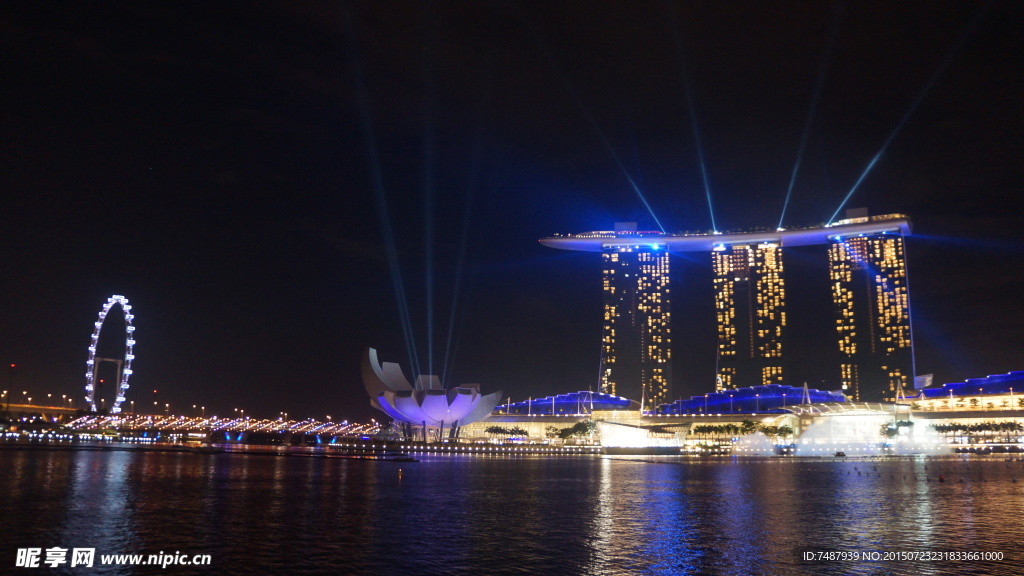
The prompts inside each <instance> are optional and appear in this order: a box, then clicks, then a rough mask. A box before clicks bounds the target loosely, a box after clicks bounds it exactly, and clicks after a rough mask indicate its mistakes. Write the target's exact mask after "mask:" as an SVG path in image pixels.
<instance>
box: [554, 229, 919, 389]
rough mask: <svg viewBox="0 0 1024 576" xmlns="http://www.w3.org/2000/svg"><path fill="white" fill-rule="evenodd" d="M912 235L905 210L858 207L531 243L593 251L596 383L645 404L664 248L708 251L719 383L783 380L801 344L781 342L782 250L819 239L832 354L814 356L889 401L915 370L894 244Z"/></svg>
mask: <svg viewBox="0 0 1024 576" xmlns="http://www.w3.org/2000/svg"><path fill="white" fill-rule="evenodd" d="M909 233H910V220H909V219H908V218H907V217H906V216H904V215H902V214H886V215H880V216H868V215H867V212H866V210H861V211H848V213H847V218H846V219H844V220H840V221H837V222H834V223H830V224H828V225H825V226H817V227H811V228H793V229H773V230H761V231H754V232H737V233H724V234H723V233H719V232H711V233H697V234H694V233H680V234H667V233H665V232H637V231H636V227H635V224H633V225H632V227H631V228H629V227H627V228H620V227H619V225H616V229H615V230H614V231H595V232H584V233H582V234H566V235H558V236H551V237H548V238H542V239H540V243H541V244H543V245H545V246H549V247H551V248H558V249H562V250H578V251H583V252H600V253H601V254H602V259H603V264H604V267H603V283H604V335H603V341H602V349H601V350H602V355H601V357H602V369H601V376H600V385H601V391H602V392H606V393H609V394H615V395H618V396H625V397H628V398H631V399H634V400H640V399H643V401H644V408H645V409H649V408H650V407H651V406H654V405H657V404H660V403H664V402H668V401H670V400H671V399H672V398H671V393H670V385H671V384H670V382H671V374H670V368H669V367H670V366H671V357H670V355H671V351H670V339H669V317H670V316H669V314H670V313H669V298H668V294H669V286H668V283H669V280H668V270H669V266H668V253H669V252H672V253H681V252H709V253H711V255H712V264H713V266H714V298H715V309H716V314H717V342H716V344H717V348H716V358H715V361H716V366H717V367H718V368H717V384H716V388H717V389H718V390H720V391H721V390H728V389H732V388H744V387H748V386H754V385H768V384H787V382H786V379H787V378H789V377H790V376H789V374H788V371H789V362H788V358H790V357H791V356H792V355H793V354H794V353H799V351H794V350H790V346H789V343H788V338H789V337H788V335H787V330H788V329H787V313H786V286H785V280H784V269H783V255H782V254H783V250H784V249H788V248H790V247H800V246H812V245H825V246H827V247H828V253H829V274H830V278H831V282H832V298H833V302H834V308H835V311H836V314H837V316H836V329H837V334H838V340H837V341H838V355H839V361H838V362H835V358H822V359H821V362H822V364H823V365H827V369H828V370H829V371H830V372H833V373H834V374H835V377H829V378H828V379H827V380H826V382H825V384H827V385H828V386H829V387H830V388H833V389H834V388H839V387H842V388H843V391H844V392H846V394H847V395H848V396H849V397H850V398H851V399H859V400H863V401H878V400H892V399H894V398H895V397H896V396H897V394H898V390H899V388H900V387H901V386H902V387H903V388H904V389H906V388H908V387H910V386H911V385H912V382H913V379H914V363H913V348H912V345H911V334H910V301H909V290H908V285H907V272H906V261H905V256H904V245H903V235H904V234H909ZM822 312H824V311H822ZM823 315H824V316H825V317H827V315H825V314H823ZM823 328H826V329H828V330H831V328H828V327H823ZM789 384H796V385H799V383H798V382H792V383H789ZM833 385H834V386H833Z"/></svg>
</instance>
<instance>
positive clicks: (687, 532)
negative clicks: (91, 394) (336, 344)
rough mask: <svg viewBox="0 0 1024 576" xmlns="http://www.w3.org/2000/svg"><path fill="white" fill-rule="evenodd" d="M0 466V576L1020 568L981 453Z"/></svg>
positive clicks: (1021, 485) (225, 459)
mask: <svg viewBox="0 0 1024 576" xmlns="http://www.w3.org/2000/svg"><path fill="white" fill-rule="evenodd" d="M0 470H2V475H0V549H2V551H0V572H8V571H10V570H11V569H13V566H14V558H15V551H16V549H17V548H25V547H41V548H48V547H52V546H60V547H65V548H70V547H95V548H96V549H97V554H118V553H143V554H151V553H152V554H155V553H158V552H161V551H163V552H174V551H180V552H182V553H186V554H190V555H191V554H211V555H212V557H213V566H212V568H208V569H204V570H193V569H189V568H185V567H170V568H168V569H167V571H168V573H169V574H194V573H218V574H250V573H254V572H258V573H268V574H321V573H331V574H374V575H376V574H383V575H390V574H395V575H398V574H593V575H599V576H613V575H620V574H623V575H624V574H737V575H738V574H946V573H950V572H953V571H955V572H957V573H963V574H1016V573H1020V569H1021V567H1022V566H1024V552H1021V551H1019V546H1017V544H1018V543H1019V540H1020V536H1019V519H1020V518H1021V516H1022V515H1024V462H1021V461H1018V460H1014V461H1007V460H1005V459H1002V458H996V457H989V458H987V459H986V458H978V457H974V458H973V459H969V458H966V457H964V458H961V457H949V458H941V459H921V458H918V459H914V458H891V459H877V460H874V461H871V460H853V459H851V460H845V461H844V460H840V461H832V460H831V459H829V460H807V459H780V458H749V459H744V458H738V459H737V458H723V459H717V460H689V459H679V460H673V459H665V458H661V459H652V458H648V457H633V458H630V457H619V458H600V457H528V456H526V457H518V458H506V457H493V456H428V457H425V458H424V460H423V461H422V462H418V463H398V462H383V461H367V460H346V459H335V458H330V459H328V458H312V457H280V456H264V455H244V454H193V453H164V452H120V451H89V450H53V451H48V450H0ZM399 470H401V474H399ZM940 476H941V477H942V478H943V480H944V481H943V482H940V481H939V477H940ZM807 551H833V552H835V551H846V552H853V551H860V552H867V551H877V552H887V551H917V552H920V551H958V552H973V551H988V552H1003V553H1004V554H1005V560H1004V561H1002V562H984V561H964V562H950V561H933V562H924V561H921V562H864V561H862V562H839V561H833V562H811V561H805V560H803V558H802V554H803V553H804V552H807ZM75 570H78V571H77V572H76V571H75ZM150 571H151V570H150ZM65 572H66V573H69V574H70V573H80V572H81V570H79V569H66V570H65ZM143 572H145V573H148V572H149V571H143ZM93 573H106V574H134V573H139V572H133V571H132V570H131V569H128V568H112V567H111V568H107V569H106V571H105V572H104V571H103V570H99V571H96V572H93Z"/></svg>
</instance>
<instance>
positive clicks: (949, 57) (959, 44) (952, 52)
mask: <svg viewBox="0 0 1024 576" xmlns="http://www.w3.org/2000/svg"><path fill="white" fill-rule="evenodd" d="M989 6H990V4H986V5H985V6H984V8H982V9H981V10H980V11H979V12H978V14H977V16H975V17H974V19H973V20H971V23H970V24H969V25H968V26H967V29H966V30H964V33H963V34H961V35H960V38H959V39H958V40H957V41H956V42H955V43H954V44H953V46H952V47H951V48H950V49H949V52H947V53H946V57H945V58H944V59H943V61H942V63H941V64H939V67H938V68H937V69H936V70H935V72H934V73H933V74H932V76H931V78H929V79H928V82H927V83H926V84H925V85H924V88H923V89H922V90H921V92H920V93H918V95H917V98H915V99H914V101H913V102H912V103H911V104H910V109H908V110H907V113H906V114H904V115H903V118H901V119H900V121H899V123H898V124H896V128H895V129H894V130H893V131H892V132H891V133H890V134H889V137H888V138H886V139H885V142H883V143H882V147H881V148H880V149H879V150H878V153H877V154H875V156H874V157H873V158H872V159H871V161H870V162H868V165H867V168H865V169H864V171H863V172H861V175H860V177H859V178H857V181H856V182H855V183H854V184H853V188H850V191H849V192H847V193H846V197H844V198H843V201H842V202H840V203H839V207H838V208H836V211H835V212H834V213H833V214H832V217H831V218H829V219H828V224H829V225H831V224H832V223H833V222H835V220H836V216H838V215H839V213H840V212H841V211H842V210H843V208H844V207H845V206H846V203H847V202H848V201H849V200H850V197H852V196H853V193H854V192H856V191H857V188H858V187H859V186H860V184H861V182H863V181H864V178H865V177H867V175H868V173H869V172H871V169H872V168H874V167H875V164H876V163H878V160H879V158H881V157H882V155H883V154H885V150H886V149H887V148H888V147H889V144H890V143H891V142H892V141H893V139H895V138H896V135H897V134H899V133H900V130H902V129H903V125H904V124H906V123H907V120H908V119H909V118H910V116H911V115H913V114H914V111H915V110H917V107H918V106H919V105H920V104H921V102H922V101H923V100H924V98H925V96H926V95H927V94H928V92H929V91H930V90H931V88H932V85H934V84H935V82H936V80H938V79H939V77H940V76H942V74H943V72H945V71H946V68H948V67H949V64H950V63H951V62H952V61H953V58H955V57H956V55H957V54H958V53H959V52H960V50H961V49H962V48H963V46H964V44H965V43H966V42H967V39H968V38H969V37H970V36H971V34H973V33H974V29H975V28H977V27H978V23H979V22H981V20H982V18H984V16H985V14H986V13H987V12H988V7H989Z"/></svg>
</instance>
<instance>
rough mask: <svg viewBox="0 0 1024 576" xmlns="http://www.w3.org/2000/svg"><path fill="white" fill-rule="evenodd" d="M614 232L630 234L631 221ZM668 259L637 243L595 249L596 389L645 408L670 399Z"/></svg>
mask: <svg viewBox="0 0 1024 576" xmlns="http://www.w3.org/2000/svg"><path fill="white" fill-rule="evenodd" d="M616 232H617V233H619V234H629V233H633V234H635V233H636V224H635V223H632V222H629V223H618V224H616ZM668 258H669V256H668V252H666V251H665V250H664V248H662V247H660V246H659V245H658V244H654V245H651V244H647V243H644V244H641V243H639V242H634V243H633V244H620V245H614V246H608V247H606V248H604V249H603V250H602V251H601V260H602V262H603V270H602V281H603V293H604V331H603V335H602V343H601V392H604V393H606V394H612V395H615V396H624V397H626V398H630V399H633V400H641V399H642V403H643V407H644V409H645V410H648V409H652V408H654V407H656V406H658V405H659V404H664V403H666V402H670V401H671V400H672V398H671V394H670V389H669V383H670V382H671V370H672V346H671V343H672V340H671V337H670V333H669V324H670V322H669V319H670V314H671V312H670V311H669V285H668V270H669V268H668Z"/></svg>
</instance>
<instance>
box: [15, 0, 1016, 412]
mask: <svg viewBox="0 0 1024 576" xmlns="http://www.w3.org/2000/svg"><path fill="white" fill-rule="evenodd" d="M1022 16H1024V9H1022V7H1021V5H1020V4H1019V3H1014V2H996V3H992V4H986V3H979V2H919V3H915V2H901V3H891V2H857V3H853V4H849V5H836V4H829V3H824V2H786V3H765V2H750V3H740V2H729V3H711V2H702V3H682V4H678V5H669V4H663V3H659V2H646V3H627V2H589V1H579V2H547V1H545V2H520V3H511V2H444V3H428V4H418V3H412V2H360V3H353V4H347V3H344V4H327V3H298V2H263V3H215V4H213V5H211V4H209V3H205V2H198V3H142V2H126V3H116V2H111V3H102V4H100V3H96V4H86V3H66V4H65V3H45V4H40V3H38V2H20V3H18V2H5V3H4V4H3V5H2V6H0V43H2V45H0V49H2V52H3V55H4V56H3V58H2V59H0V67H2V73H3V78H4V81H3V88H2V89H0V98H2V100H0V104H2V112H0V147H2V154H0V162H2V165H0V190H2V196H0V198H2V201H0V231H2V241H0V259H2V262H3V274H0V287H2V291H3V292H2V296H3V297H2V304H0V327H2V331H0V360H3V361H5V362H17V363H18V365H19V370H18V372H17V375H16V376H15V378H16V380H15V386H14V388H15V390H16V391H20V390H23V389H28V390H31V391H32V394H36V395H37V396H38V395H39V394H45V393H46V392H53V393H57V394H58V395H59V394H63V393H72V392H74V393H75V394H78V395H81V388H82V386H83V385H84V378H83V377H82V375H83V374H84V372H85V370H84V364H85V358H86V349H85V348H86V346H87V344H88V341H89V335H90V332H91V328H92V322H93V321H94V320H95V316H96V314H97V312H98V310H99V308H100V306H101V305H102V303H103V302H104V301H105V299H106V297H107V296H109V295H111V294H115V293H116V294H124V295H125V296H127V297H128V298H129V299H131V301H132V303H133V304H134V306H135V310H134V312H135V313H136V315H137V317H136V321H135V323H136V326H137V327H138V331H137V336H138V345H137V347H136V353H137V360H136V364H135V369H136V370H135V375H134V376H133V377H132V378H133V381H132V389H131V390H130V392H129V398H130V399H135V400H137V401H138V402H141V405H146V404H147V403H149V404H151V402H152V401H153V400H154V399H155V400H158V401H160V402H161V403H163V402H170V403H171V404H172V407H173V408H172V410H174V411H177V412H184V411H185V410H183V408H184V406H186V405H188V406H189V407H190V406H191V404H192V403H198V404H202V405H205V406H207V407H208V413H211V412H212V413H218V412H219V413H221V414H226V413H229V412H230V411H231V409H232V408H236V407H240V408H245V409H246V412H247V413H248V414H253V415H256V416H261V415H262V416H276V415H277V413H278V411H288V412H289V414H290V415H291V416H299V417H306V416H315V417H323V415H324V414H332V415H333V414H336V415H338V416H337V417H348V418H357V419H365V418H368V417H369V416H371V415H376V413H374V412H373V411H372V409H370V408H369V407H368V405H367V399H366V397H365V395H364V393H363V392H362V386H361V383H360V381H359V371H358V358H359V354H360V351H361V349H362V348H363V347H364V346H367V345H372V346H375V347H377V348H378V349H379V350H380V351H381V354H382V356H383V358H384V359H385V360H393V361H399V362H401V363H402V364H403V365H406V366H407V365H408V360H407V359H408V356H407V353H406V346H405V342H404V339H403V336H402V325H401V322H400V316H399V314H398V312H397V309H398V307H397V306H396V301H397V300H396V294H395V290H394V288H393V286H394V284H393V282H392V275H391V267H390V266H389V259H388V252H387V250H386V246H387V234H386V233H385V226H383V224H382V218H381V211H380V209H379V206H380V204H379V202H378V199H379V198H381V197H382V196H380V195H381V194H383V198H386V205H387V207H388V214H389V216H390V225H391V227H392V228H393V238H394V243H395V254H396V257H397V261H398V262H399V263H400V271H401V275H402V278H403V285H404V292H405V295H406V297H407V299H408V302H409V310H410V315H411V317H412V320H413V323H414V329H415V331H416V335H417V341H418V342H417V348H418V351H419V356H420V361H421V363H422V364H423V366H424V370H426V366H427V364H428V361H427V354H426V350H427V346H428V345H427V343H426V342H427V329H426V326H427V317H428V314H427V312H426V311H427V309H428V305H427V303H428V301H429V300H432V301H433V307H432V309H433V310H434V312H433V313H432V315H431V316H432V317H433V320H434V322H433V325H434V326H435V328H434V329H433V335H434V338H433V340H434V352H435V354H434V362H433V363H434V366H435V371H437V372H440V371H441V370H440V367H441V366H443V365H444V364H445V361H444V358H445V353H444V352H445V350H446V349H448V345H447V340H448V330H449V324H450V319H451V318H452V309H453V305H452V301H453V295H455V294H456V293H457V295H458V298H457V302H456V304H455V305H454V311H455V314H454V318H455V326H456V327H457V330H456V332H455V334H454V336H453V337H452V339H451V341H452V346H451V352H452V354H451V355H450V358H451V360H450V361H449V363H448V366H449V371H450V373H451V381H452V382H456V383H457V382H480V383H481V384H482V386H483V387H484V389H485V391H493V390H496V389H502V390H504V391H505V393H506V394H507V395H511V396H512V397H513V398H515V399H520V398H525V397H526V396H528V395H533V396H537V395H544V394H550V393H553V392H564V391H570V390H576V389H587V388H589V387H590V386H592V385H593V383H594V380H595V378H596V376H597V369H598V338H599V334H600V299H601V296H600V283H599V273H600V264H599V261H598V259H597V258H596V257H595V256H594V255H592V254H578V253H568V252H558V251H554V250H550V249H547V248H544V247H542V246H540V245H539V244H538V243H537V239H538V238H540V237H542V236H548V235H551V234H553V233H566V232H581V231H586V230H598V229H608V228H609V227H610V226H611V225H612V223H613V222H615V221H617V220H638V221H639V222H640V223H641V226H642V227H645V228H654V222H653V221H652V219H651V218H650V217H649V216H648V214H647V212H646V210H645V209H644V208H643V205H642V204H641V203H640V201H639V200H638V198H637V195H636V194H635V193H634V191H633V190H632V189H631V188H630V186H629V183H628V181H627V180H626V178H625V177H624V175H623V171H622V170H621V169H620V168H619V164H618V163H617V162H616V159H615V156H617V157H618V159H619V162H621V165H622V166H623V167H624V169H625V170H626V171H628V173H629V174H630V175H631V176H632V177H633V178H634V179H635V181H636V182H637V184H638V185H639V187H640V188H641V189H642V190H643V192H644V193H645V194H646V196H647V198H648V200H649V202H650V204H651V206H652V208H653V210H654V211H655V213H656V214H657V216H658V218H659V219H660V220H661V222H662V223H663V224H664V226H665V227H666V228H667V229H668V230H669V231H683V230H708V229H710V228H711V221H710V217H709V211H708V207H707V202H706V200H705V197H704V189H703V184H702V180H701V175H700V165H699V162H698V151H697V146H696V143H695V142H696V141H695V138H694V133H693V129H692V126H691V113H692V114H693V117H694V118H695V119H696V124H697V126H698V127H699V130H700V136H701V142H702V144H703V150H704V155H705V158H706V166H707V171H708V177H709V182H710V188H711V196H712V201H713V203H714V209H715V212H714V213H715V218H716V221H717V225H718V228H720V229H726V230H735V229H743V228H748V227H752V226H775V225H776V223H777V222H778V219H779V216H780V213H781V211H782V204H783V198H784V196H785V191H786V187H787V185H788V182H789V177H790V173H791V172H792V170H793V165H794V162H795V161H796V157H797V151H798V149H799V145H800V140H801V134H802V133H803V127H804V124H805V121H806V118H807V114H808V109H809V105H810V102H811V100H812V94H813V93H814V87H815V84H816V81H817V79H818V77H819V70H820V69H822V67H821V65H820V63H821V62H822V59H823V58H822V56H823V54H825V53H826V46H827V45H828V43H829V38H830V34H831V32H830V31H831V30H835V31H836V32H835V37H834V47H833V50H832V52H831V55H830V56H829V58H828V59H827V61H826V66H825V67H824V70H825V76H824V83H823V84H822V90H821V94H820V100H819V102H820V105H819V106H818V109H817V111H816V114H815V116H814V119H813V123H812V124H811V130H810V132H809V135H808V139H807V146H806V151H805V154H804V157H803V164H802V166H801V170H800V172H799V175H798V179H797V181H796V186H795V188H794V190H793V197H792V200H791V202H790V206H789V209H788V211H787V213H786V214H787V215H786V222H787V223H788V224H790V225H813V224H817V223H821V222H824V221H826V220H827V219H828V218H829V217H830V216H831V214H832V212H833V211H835V209H836V208H837V207H838V206H839V204H840V202H841V201H842V198H843V196H844V195H845V194H846V192H847V191H849V189H850V188H851V186H852V185H853V183H854V182H855V181H856V180H857V177H858V176H859V175H860V173H861V172H862V171H863V170H864V168H865V166H866V165H867V164H868V162H869V161H870V160H871V158H872V157H873V156H874V155H875V154H876V153H877V152H878V151H879V149H880V148H881V146H882V144H883V143H884V142H885V140H886V139H887V138H888V137H889V135H890V134H891V133H892V132H893V130H894V129H895V128H896V126H897V125H899V123H900V121H901V119H902V118H904V116H905V115H906V114H907V112H908V110H910V108H911V106H912V103H913V102H914V101H915V99H916V98H918V96H919V95H920V94H921V93H922V90H923V88H924V87H925V86H926V85H928V82H929V79H930V78H932V77H933V75H935V74H936V72H937V71H940V70H942V72H941V74H940V75H939V76H938V77H937V78H936V80H935V82H934V84H933V85H932V86H931V89H930V90H928V91H927V93H925V94H924V96H923V99H922V100H921V101H920V105H919V106H918V107H917V108H916V110H915V111H914V113H913V114H912V115H910V116H909V117H908V118H907V119H906V122H905V124H904V125H903V128H902V130H901V131H900V132H899V133H898V134H897V135H896V136H895V138H894V139H893V140H892V142H891V145H890V146H889V147H888V149H887V151H886V152H885V154H884V155H883V156H882V157H881V158H880V160H879V162H878V163H877V165H876V166H875V168H874V169H873V170H872V171H871V172H870V173H869V174H868V176H867V177H866V178H865V180H864V182H863V184H862V185H861V187H860V188H859V189H858V190H857V192H856V194H855V195H854V197H853V198H852V199H851V201H850V203H849V206H850V207H857V206H865V207H868V208H869V209H870V210H871V211H872V213H875V214H879V213H891V212H902V213H905V214H908V215H909V216H910V217H911V219H912V220H913V222H914V226H915V229H914V232H915V234H914V236H913V237H912V238H910V239H909V240H908V254H909V267H910V279H911V288H912V290H911V298H912V306H913V321H914V331H915V332H914V336H915V339H916V346H917V368H918V372H919V373H930V372H931V373H935V375H936V380H937V382H947V381H956V380H961V379H963V378H968V377H975V376H983V375H986V374H990V373H999V372H1006V371H1010V370H1020V369H1024V358H1022V354H1021V350H1024V331H1022V330H1021V328H1020V326H1021V320H1022V319H1024V305H1022V298H1021V294H1022V293H1024V272H1022V265H1024V242H1022V234H1021V231H1020V225H1021V222H1022V219H1021V217H1020V214H1019V206H1020V204H1021V202H1020V200H1019V199H1018V196H1019V195H1020V193H1021V191H1022V189H1024V168H1022V166H1024V163H1022V162H1021V153H1022V151H1024V146H1022V144H1024V138H1022V129H1024V112H1022V110H1024V108H1022V102H1024V82H1022V77H1024V76H1022V70H1024V67H1022V65H1024V46H1022V40H1021V38H1022V37H1021V34H1020V25H1021V23H1022ZM974 21H976V25H975V26H974V27H973V28H972V25H971V23H972V22H974ZM833 22H835V25H833ZM961 39H963V42H962V45H960V46H959V48H956V47H957V46H958V41H960V40H961ZM677 40H678V41H677ZM950 55H952V56H951V58H950ZM947 59H948V66H946V67H945V68H944V69H943V68H942V67H943V64H944V62H947ZM684 61H685V64H684ZM686 77H688V79H689V84H690V86H691V88H692V97H693V104H694V106H693V108H692V109H691V107H690V106H689V105H688V103H687V96H686V94H687V93H686V88H685V87H686V82H685V81H684V78H686ZM591 119H592V121H591ZM367 128H369V129H370V132H369V133H372V138H368V137H367V134H368V131H367ZM605 142H606V143H607V144H606V143H605ZM609 150H611V151H612V152H613V153H614V154H615V156H613V155H612V153H611V152H609ZM371 151H372V153H371ZM375 162H376V163H377V165H378V166H379V173H380V174H381V175H382V178H380V179H379V180H377V179H375V178H374V176H373V175H374V169H373V167H374V165H375ZM821 258H823V256H822V255H821V254H820V253H818V252H815V251H814V250H802V251H797V252H796V253H794V254H793V256H792V258H791V260H790V261H787V266H789V267H790V269H789V271H788V272H789V273H790V274H789V282H790V284H789V285H790V291H791V293H790V299H789V306H790V310H791V311H792V312H791V313H792V314H793V316H794V326H795V327H800V330H798V331H795V332H799V333H795V334H793V338H794V342H793V349H794V356H795V357H796V360H795V362H796V364H797V371H796V373H795V376H796V377H797V378H799V377H803V378H804V379H809V380H810V381H811V382H818V381H820V379H821V378H826V377H827V376H828V375H827V374H825V373H824V367H822V366H821V365H820V362H817V361H816V359H817V358H819V357H820V354H821V353H822V350H823V348H822V346H825V348H824V350H825V351H827V350H828V348H827V346H828V342H827V341H828V337H829V335H828V334H827V332H822V331H821V330H820V328H816V327H815V326H816V325H819V326H820V325H822V324H821V323H822V322H829V321H830V320H831V308H830V303H829V301H828V297H827V295H824V294H821V293H819V292H818V290H819V288H821V287H826V288H827V286H826V284H825V283H824V282H823V281H822V278H821V274H822V273H823V272H821V270H820V269H819V268H821V264H820V259H821ZM428 262H432V264H430V265H428ZM460 262H461V263H462V265H461V266H460V265H459V263H460ZM673 263H674V266H675V270H674V272H673V275H674V281H675V284H674V286H675V290H674V298H675V301H674V303H673V304H674V307H673V313H674V331H675V333H674V340H675V350H674V353H675V356H674V357H675V359H676V368H675V386H676V390H677V392H678V393H679V395H689V394H696V393H700V392H703V391H705V390H706V385H707V384H710V382H711V381H712V375H713V370H714V360H713V355H712V352H713V342H712V338H713V335H714V327H713V324H712V318H713V317H712V315H711V306H712V295H711V291H710V282H709V278H710V270H709V267H710V258H706V257H700V256H699V255H685V256H681V257H679V258H676V259H674V260H673ZM429 269H432V270H433V280H432V281H429V280H428V274H427V271H428V270H429ZM459 270H461V273H459ZM821 289H824V288H821ZM816 322H817V324H816ZM111 326H116V324H112V325H111ZM108 329H109V332H107V331H105V335H106V339H107V340H109V341H110V342H111V343H112V345H113V346H114V348H116V347H117V346H118V344H117V342H116V340H117V335H116V330H117V329H116V328H112V327H110V326H108ZM823 342H824V344H823ZM104 345H105V346H107V344H104ZM793 383H794V384H797V385H799V384H800V383H799V382H793ZM4 384H5V386H4V388H6V387H7V386H6V381H5V382H4ZM827 384H828V383H827V382H826V383H825V385H826V387H827ZM154 389H158V390H159V392H158V393H157V394H156V395H155V396H154V394H153V390H154Z"/></svg>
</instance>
